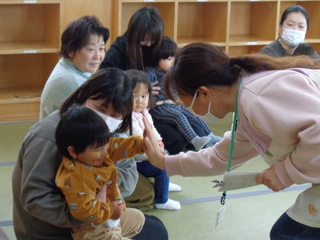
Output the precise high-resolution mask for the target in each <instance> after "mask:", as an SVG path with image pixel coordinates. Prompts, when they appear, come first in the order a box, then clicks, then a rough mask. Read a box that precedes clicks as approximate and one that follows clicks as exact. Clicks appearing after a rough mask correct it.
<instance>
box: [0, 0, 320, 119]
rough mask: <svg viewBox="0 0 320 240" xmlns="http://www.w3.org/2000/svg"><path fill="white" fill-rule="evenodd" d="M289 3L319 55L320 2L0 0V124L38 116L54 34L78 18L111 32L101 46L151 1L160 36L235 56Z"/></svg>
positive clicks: (263, 41)
mask: <svg viewBox="0 0 320 240" xmlns="http://www.w3.org/2000/svg"><path fill="white" fill-rule="evenodd" d="M296 4H298V5H302V6H303V7H305V8H306V9H307V11H308V12H309V15H310V27H309V30H308V33H307V35H306V39H305V42H306V43H308V44H310V45H312V46H313V47H314V48H315V50H316V51H317V52H320V31H319V24H318V23H319V22H320V14H319V13H318V12H319V9H320V0H305V1H304V0H301V1H291V0H254V1H250V0H94V1H93V0H0V20H1V24H0V33H1V34H0V122H10V121H27V120H38V119H39V105H40V95H41V92H42V89H43V87H44V84H45V82H46V80H47V79H48V77H49V75H50V73H51V72H52V70H53V68H54V66H55V65H56V63H57V61H58V60H59V48H60V36H61V33H62V32H63V30H64V28H65V27H66V25H67V24H68V23H69V22H70V21H72V20H74V19H76V18H78V17H81V16H84V15H93V14H94V15H96V16H98V17H99V19H100V20H101V21H102V23H103V24H104V26H106V27H108V28H109V29H110V31H111V37H110V39H109V41H108V42H107V48H108V47H109V46H110V44H111V43H112V42H113V41H114V40H115V38H116V37H117V36H119V35H122V34H123V33H124V31H125V30H126V28H127V25H128V22H129V19H130V18H131V16H132V14H133V13H134V12H136V11H137V10H138V9H139V8H141V7H144V6H154V7H156V8H157V9H158V10H159V12H160V13H161V16H162V18H163V20H164V24H165V35H167V36H169V37H171V38H173V39H174V40H175V41H176V42H177V43H178V46H179V47H183V46H185V45H186V44H189V43H192V42H197V41H206V42H209V43H212V44H216V45H218V46H221V47H222V48H223V49H224V50H225V51H226V52H227V53H228V54H229V55H230V56H232V57H235V56H239V55H243V54H247V53H252V52H258V51H259V50H260V49H261V48H262V47H263V46H265V45H267V44H269V43H271V42H272V41H274V40H275V39H276V38H277V37H278V32H279V21H280V17H281V14H282V12H283V11H284V10H285V9H286V8H288V7H290V6H292V5H296Z"/></svg>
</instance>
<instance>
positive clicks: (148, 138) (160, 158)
mask: <svg viewBox="0 0 320 240" xmlns="http://www.w3.org/2000/svg"><path fill="white" fill-rule="evenodd" d="M143 121H144V125H145V129H144V141H143V142H144V147H146V151H145V152H146V154H147V155H148V158H149V161H150V163H151V164H152V165H153V166H155V167H157V168H160V169H162V170H165V162H164V155H163V154H162V152H161V151H160V148H159V145H158V141H157V139H156V137H155V136H154V134H153V131H152V126H151V124H150V123H149V122H148V120H147V119H146V118H143Z"/></svg>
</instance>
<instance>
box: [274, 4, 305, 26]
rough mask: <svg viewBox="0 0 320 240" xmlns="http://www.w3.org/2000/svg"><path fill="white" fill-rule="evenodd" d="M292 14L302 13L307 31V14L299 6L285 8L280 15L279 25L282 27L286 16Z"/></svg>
mask: <svg viewBox="0 0 320 240" xmlns="http://www.w3.org/2000/svg"><path fill="white" fill-rule="evenodd" d="M292 12H296V13H302V14H303V15H304V17H305V19H306V21H307V30H308V29H309V14H308V12H307V10H306V9H305V8H304V7H302V6H300V5H294V6H291V7H289V8H287V9H286V10H284V12H283V13H282V16H281V19H280V25H281V26H282V24H283V22H284V21H285V20H286V19H287V17H288V15H289V14H290V13H292Z"/></svg>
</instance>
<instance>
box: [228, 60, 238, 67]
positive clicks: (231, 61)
mask: <svg viewBox="0 0 320 240" xmlns="http://www.w3.org/2000/svg"><path fill="white" fill-rule="evenodd" d="M235 62H236V59H235V58H229V65H230V66H233V65H235V64H236V63H235Z"/></svg>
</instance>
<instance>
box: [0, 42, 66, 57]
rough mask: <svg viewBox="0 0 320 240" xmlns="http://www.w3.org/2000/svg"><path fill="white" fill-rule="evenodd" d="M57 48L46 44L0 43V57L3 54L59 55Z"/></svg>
mask: <svg viewBox="0 0 320 240" xmlns="http://www.w3.org/2000/svg"><path fill="white" fill-rule="evenodd" d="M59 50H60V49H59V48H56V47H55V46H53V45H51V44H50V43H46V42H37V41H31V42H0V55H3V54H32V53H59Z"/></svg>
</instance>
